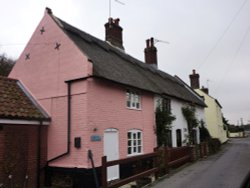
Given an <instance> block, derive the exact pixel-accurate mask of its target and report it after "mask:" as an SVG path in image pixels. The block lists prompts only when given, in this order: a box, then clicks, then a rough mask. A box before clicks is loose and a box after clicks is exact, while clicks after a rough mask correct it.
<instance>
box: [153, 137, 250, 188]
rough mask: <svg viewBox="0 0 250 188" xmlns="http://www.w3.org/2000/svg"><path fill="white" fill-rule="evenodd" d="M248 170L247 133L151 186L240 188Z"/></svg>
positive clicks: (157, 187) (248, 138)
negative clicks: (214, 152) (217, 151)
mask: <svg viewBox="0 0 250 188" xmlns="http://www.w3.org/2000/svg"><path fill="white" fill-rule="evenodd" d="M249 171H250V137H247V138H234V139H230V140H229V142H228V143H227V144H225V145H223V146H222V150H221V151H220V152H219V153H217V154H215V155H211V156H209V157H207V158H205V159H202V160H199V161H198V162H195V163H193V164H191V165H188V166H187V167H185V168H182V169H180V170H179V171H178V172H176V173H173V174H172V175H171V174H170V176H169V177H167V178H165V179H163V180H160V181H159V182H157V183H156V184H154V185H152V186H151V187H153V188H239V187H240V185H241V183H242V182H243V180H244V178H245V177H246V175H247V173H248V172H249Z"/></svg>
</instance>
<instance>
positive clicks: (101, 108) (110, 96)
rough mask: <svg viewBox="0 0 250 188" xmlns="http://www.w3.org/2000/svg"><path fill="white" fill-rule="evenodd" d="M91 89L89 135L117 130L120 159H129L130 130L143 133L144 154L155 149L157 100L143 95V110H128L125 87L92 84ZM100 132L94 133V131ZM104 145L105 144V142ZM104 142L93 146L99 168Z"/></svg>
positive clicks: (102, 81)
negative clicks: (112, 129)
mask: <svg viewBox="0 0 250 188" xmlns="http://www.w3.org/2000/svg"><path fill="white" fill-rule="evenodd" d="M89 82H90V83H89V89H88V129H89V131H90V134H97V135H102V136H103V134H104V131H105V129H108V128H116V129H118V132H119V153H120V158H125V157H127V132H128V131H129V130H131V129H140V130H142V131H143V153H149V152H152V151H153V148H154V147H156V140H155V134H154V123H155V120H154V117H155V116H154V108H153V107H154V100H153V99H154V96H153V95H152V94H148V93H146V92H142V91H139V92H141V95H142V110H132V109H128V108H127V107H126V89H127V88H126V87H122V86H118V85H115V84H111V83H110V82H107V81H104V80H97V79H95V80H90V81H89ZM94 128H97V129H98V131H97V132H94V131H93V129H94ZM102 141H103V140H102ZM103 144H104V143H103V142H90V143H89V146H88V147H89V149H91V150H92V151H93V153H94V157H95V161H96V162H97V165H99V164H100V157H101V156H103V153H104V151H103Z"/></svg>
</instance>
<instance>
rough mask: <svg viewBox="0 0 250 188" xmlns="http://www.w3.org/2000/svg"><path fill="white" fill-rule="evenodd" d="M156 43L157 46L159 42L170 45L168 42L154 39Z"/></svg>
mask: <svg viewBox="0 0 250 188" xmlns="http://www.w3.org/2000/svg"><path fill="white" fill-rule="evenodd" d="M154 42H155V44H156V43H157V42H161V43H165V44H170V43H169V42H168V41H164V40H159V39H154Z"/></svg>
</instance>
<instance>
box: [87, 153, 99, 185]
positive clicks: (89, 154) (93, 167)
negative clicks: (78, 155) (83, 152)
mask: <svg viewBox="0 0 250 188" xmlns="http://www.w3.org/2000/svg"><path fill="white" fill-rule="evenodd" d="M88 158H89V159H90V161H91V165H92V169H93V174H94V179H95V185H96V188H99V182H98V179H97V173H96V170H95V164H94V160H93V153H92V151H91V150H88Z"/></svg>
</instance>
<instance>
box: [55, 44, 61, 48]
mask: <svg viewBox="0 0 250 188" xmlns="http://www.w3.org/2000/svg"><path fill="white" fill-rule="evenodd" d="M60 46H61V44H60V43H58V42H57V43H56V46H55V50H60Z"/></svg>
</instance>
